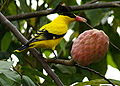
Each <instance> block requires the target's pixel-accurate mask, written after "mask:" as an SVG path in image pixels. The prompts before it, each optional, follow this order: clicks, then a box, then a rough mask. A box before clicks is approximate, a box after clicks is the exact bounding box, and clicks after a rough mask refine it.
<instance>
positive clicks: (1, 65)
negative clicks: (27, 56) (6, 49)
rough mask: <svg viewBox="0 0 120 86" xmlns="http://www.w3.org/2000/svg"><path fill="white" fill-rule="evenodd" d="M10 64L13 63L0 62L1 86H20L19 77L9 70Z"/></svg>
mask: <svg viewBox="0 0 120 86" xmlns="http://www.w3.org/2000/svg"><path fill="white" fill-rule="evenodd" d="M12 64H13V62H7V61H0V83H1V84H2V86H13V84H14V86H18V85H20V82H21V79H20V75H18V74H17V73H16V72H15V71H11V70H10V67H11V66H12ZM5 82H7V83H5Z"/></svg>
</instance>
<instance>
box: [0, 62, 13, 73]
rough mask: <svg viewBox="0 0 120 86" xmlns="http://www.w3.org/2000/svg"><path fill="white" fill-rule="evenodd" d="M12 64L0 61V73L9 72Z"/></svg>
mask: <svg viewBox="0 0 120 86" xmlns="http://www.w3.org/2000/svg"><path fill="white" fill-rule="evenodd" d="M12 64H13V62H7V61H0V72H1V70H3V69H5V70H6V69H7V70H9V69H10V67H11V66H12Z"/></svg>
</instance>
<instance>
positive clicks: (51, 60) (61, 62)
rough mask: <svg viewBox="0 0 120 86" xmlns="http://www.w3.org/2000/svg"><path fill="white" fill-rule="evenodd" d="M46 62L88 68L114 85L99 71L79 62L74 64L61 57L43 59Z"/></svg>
mask: <svg viewBox="0 0 120 86" xmlns="http://www.w3.org/2000/svg"><path fill="white" fill-rule="evenodd" d="M45 61H46V62H48V63H55V64H62V65H66V66H76V67H79V68H82V69H84V70H88V71H90V72H93V73H95V74H97V75H99V76H100V77H102V78H103V79H104V80H106V81H108V83H109V84H112V85H113V86H115V85H114V84H113V83H112V82H111V81H110V80H109V79H107V78H106V77H105V76H104V75H102V74H100V73H99V72H97V71H95V70H93V69H91V68H88V67H85V66H81V65H79V64H76V63H75V62H74V61H73V60H72V59H71V60H62V59H46V60H45Z"/></svg>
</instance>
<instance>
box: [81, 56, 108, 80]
mask: <svg viewBox="0 0 120 86" xmlns="http://www.w3.org/2000/svg"><path fill="white" fill-rule="evenodd" d="M88 67H89V68H91V69H93V70H95V71H97V72H99V73H100V74H102V75H104V74H105V73H106V71H107V61H106V57H105V58H104V59H103V60H101V61H99V62H97V63H93V64H91V65H89V66H88ZM83 74H84V75H85V76H86V77H88V79H89V80H93V79H99V78H102V77H100V76H99V75H97V74H95V73H93V72H90V71H88V70H83Z"/></svg>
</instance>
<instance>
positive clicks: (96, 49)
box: [71, 29, 109, 66]
mask: <svg viewBox="0 0 120 86" xmlns="http://www.w3.org/2000/svg"><path fill="white" fill-rule="evenodd" d="M108 47H109V38H108V36H107V35H106V34H105V33H104V32H103V31H101V30H97V29H92V30H87V31H84V32H83V33H81V34H80V35H79V37H78V38H77V39H76V40H75V41H74V43H73V45H72V50H71V56H72V58H73V60H74V61H75V62H77V63H78V64H80V65H83V66H87V65H89V64H91V63H94V62H97V61H100V60H101V59H102V58H103V57H104V55H105V54H106V52H107V50H108Z"/></svg>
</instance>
